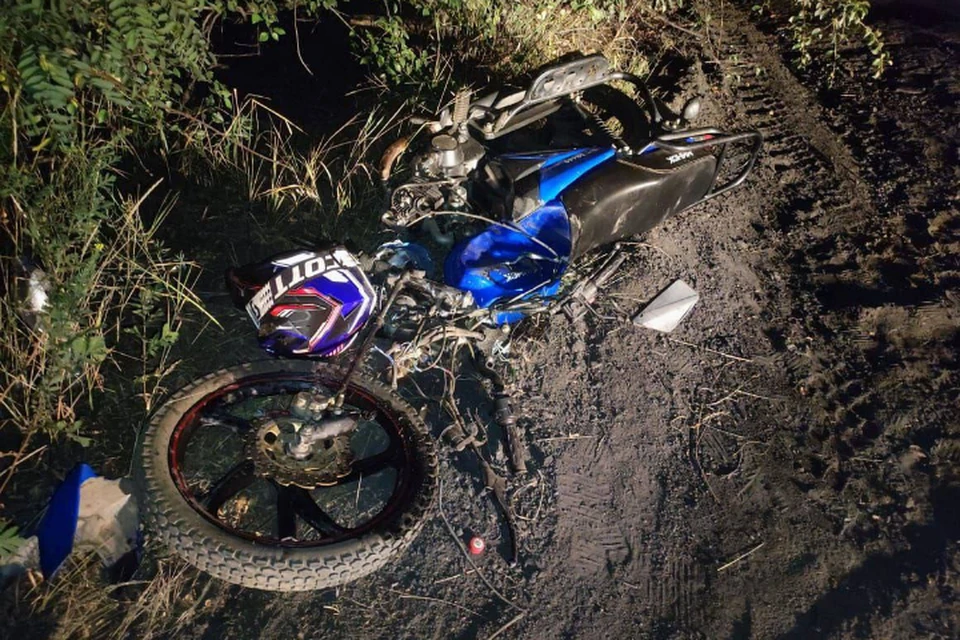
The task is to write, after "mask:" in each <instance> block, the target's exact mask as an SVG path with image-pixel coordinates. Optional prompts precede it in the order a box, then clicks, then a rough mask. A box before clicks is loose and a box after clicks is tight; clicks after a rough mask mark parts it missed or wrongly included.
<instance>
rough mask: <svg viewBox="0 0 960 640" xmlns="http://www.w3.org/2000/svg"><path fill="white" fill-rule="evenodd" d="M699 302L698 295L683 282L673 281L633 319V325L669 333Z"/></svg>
mask: <svg viewBox="0 0 960 640" xmlns="http://www.w3.org/2000/svg"><path fill="white" fill-rule="evenodd" d="M699 300H700V294H698V293H697V292H696V291H694V290H693V289H691V288H690V285H688V284H687V283H686V282H684V281H683V280H675V281H674V282H673V284H671V285H670V286H669V287H667V288H666V289H664V290H663V292H662V293H661V294H660V295H658V296H657V297H656V298H654V299H653V300H651V301H650V304H648V305H647V306H646V307H644V308H643V309H642V310H641V311H640V313H638V314H637V315H636V316H634V318H633V323H634V324H636V325H640V326H641V327H647V328H648V329H653V330H655V331H662V332H663V333H670V332H671V331H673V330H674V329H676V328H677V325H679V324H680V323H681V322H682V321H683V319H684V318H686V317H687V315H689V313H690V311H692V310H693V306H694V305H695V304H697V301H699Z"/></svg>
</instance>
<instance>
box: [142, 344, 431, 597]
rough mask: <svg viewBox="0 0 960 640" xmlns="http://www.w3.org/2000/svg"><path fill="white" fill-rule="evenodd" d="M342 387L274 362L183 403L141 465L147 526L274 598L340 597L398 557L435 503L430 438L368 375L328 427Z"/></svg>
mask: <svg viewBox="0 0 960 640" xmlns="http://www.w3.org/2000/svg"><path fill="white" fill-rule="evenodd" d="M342 379H343V372H342V371H340V370H338V369H336V368H333V367H330V366H328V365H325V364H317V363H313V362H296V361H287V362H277V361H267V362H258V363H250V364H244V365H240V366H237V367H232V368H230V369H224V370H222V371H219V372H217V373H214V374H211V375H208V376H206V377H204V378H202V379H200V380H198V381H196V382H194V383H192V384H191V385H189V386H187V387H186V388H184V389H182V390H181V391H179V392H178V393H177V394H176V395H174V396H173V397H172V398H171V399H170V400H169V401H168V402H167V403H166V404H165V405H164V406H163V407H162V408H161V409H160V410H159V411H158V412H157V414H156V415H155V416H154V418H153V419H152V420H151V422H150V424H149V426H148V428H147V431H146V434H145V435H144V438H143V441H142V445H141V446H142V449H141V451H140V455H139V456H138V458H139V462H140V465H139V467H138V476H139V478H138V479H139V481H140V482H139V485H140V487H141V488H142V490H143V495H142V501H141V505H142V506H141V509H142V513H143V515H144V521H145V523H146V525H147V526H148V528H149V529H150V530H152V531H153V532H154V533H155V534H156V535H158V536H159V537H160V539H161V540H162V541H163V542H164V543H165V544H166V545H167V546H168V547H169V548H170V549H171V550H173V551H174V552H176V553H177V554H179V555H180V556H182V557H183V558H184V559H186V560H187V561H188V562H190V563H191V564H193V565H195V566H196V567H197V568H199V569H201V570H203V571H206V572H208V573H210V574H212V575H214V576H217V577H218V578H221V579H223V580H226V581H227V582H231V583H233V584H238V585H242V586H245V587H253V588H257V589H267V590H271V591H306V590H312V589H324V588H328V587H334V586H337V585H341V584H344V583H346V582H349V581H351V580H355V579H357V578H360V577H362V576H364V575H367V574H369V573H371V572H373V571H375V570H377V569H379V568H380V567H382V566H383V565H384V564H386V563H387V562H388V561H389V560H391V559H392V558H394V557H395V556H397V555H398V554H399V553H400V552H401V551H403V550H404V549H405V548H406V547H407V546H408V545H409V544H410V543H411V542H412V541H413V539H414V538H415V537H416V535H417V534H418V533H419V531H420V529H421V528H422V526H423V523H424V520H425V518H426V517H427V515H428V512H429V510H430V508H431V506H432V503H433V498H434V492H435V487H436V483H437V455H436V450H435V446H434V443H433V439H432V438H431V437H430V434H429V433H428V431H427V428H426V426H425V425H424V424H423V421H422V420H420V418H419V417H418V416H417V414H416V412H415V411H414V410H413V408H412V407H411V406H410V405H409V404H407V403H406V402H405V401H403V400H402V399H401V398H399V397H398V396H397V395H396V394H395V393H393V392H391V391H390V390H389V389H387V388H386V387H385V386H383V385H381V384H380V383H378V382H375V381H372V380H369V379H366V378H364V377H362V376H360V375H354V377H353V380H352V382H351V384H350V386H349V387H348V389H347V391H346V394H345V397H344V402H343V406H342V407H341V408H340V409H339V410H338V411H336V412H334V413H335V414H336V416H334V417H329V418H322V417H321V416H325V415H327V414H328V413H329V411H327V410H325V409H324V408H323V401H324V398H329V397H332V396H333V395H334V394H335V392H336V390H337V389H339V386H340V381H342ZM311 412H313V413H311ZM338 420H339V422H338ZM344 420H346V422H344ZM344 424H349V428H344V426H343V425H344ZM308 432H309V433H311V434H312V435H311V437H310V438H305V437H304V435H305V434H307V433H308Z"/></svg>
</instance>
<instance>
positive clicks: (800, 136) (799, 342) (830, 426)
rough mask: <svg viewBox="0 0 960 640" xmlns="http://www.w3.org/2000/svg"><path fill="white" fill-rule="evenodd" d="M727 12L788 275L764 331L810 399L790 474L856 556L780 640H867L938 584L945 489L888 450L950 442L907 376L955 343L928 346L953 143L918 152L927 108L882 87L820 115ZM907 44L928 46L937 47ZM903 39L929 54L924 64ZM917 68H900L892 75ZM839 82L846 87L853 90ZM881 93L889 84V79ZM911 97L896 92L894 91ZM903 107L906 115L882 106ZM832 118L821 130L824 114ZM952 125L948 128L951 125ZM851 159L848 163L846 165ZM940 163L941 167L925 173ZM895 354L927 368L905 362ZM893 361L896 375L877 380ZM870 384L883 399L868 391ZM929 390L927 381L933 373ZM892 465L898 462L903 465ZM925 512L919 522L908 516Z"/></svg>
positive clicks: (935, 90)
mask: <svg viewBox="0 0 960 640" xmlns="http://www.w3.org/2000/svg"><path fill="white" fill-rule="evenodd" d="M725 19H726V20H727V22H726V25H727V26H726V31H725V34H724V40H725V42H724V47H723V49H722V50H721V55H720V56H718V57H721V58H723V56H729V55H736V56H738V57H737V59H734V60H732V61H730V63H729V64H727V65H726V66H725V71H726V75H728V76H734V77H737V76H739V79H740V80H741V82H740V83H739V86H736V87H733V88H732V89H731V91H730V92H729V93H730V99H731V101H732V102H733V103H734V104H735V105H737V106H740V107H741V108H742V112H741V113H743V114H744V115H745V117H746V118H747V119H748V120H749V121H750V124H751V125H753V126H756V127H758V128H759V129H761V131H762V132H763V133H764V134H765V137H766V140H767V144H766V156H767V158H766V161H765V163H764V164H766V166H767V167H768V168H769V169H771V170H773V171H774V172H776V175H777V176H778V178H779V180H778V182H779V184H780V188H779V189H777V190H776V191H775V192H774V193H772V194H770V196H771V199H772V200H773V202H772V207H771V210H772V214H773V215H771V216H770V217H769V218H768V222H769V226H770V227H771V229H772V230H773V232H774V233H767V234H766V235H767V236H768V237H769V239H770V240H771V243H772V244H773V245H774V247H775V250H776V254H777V255H778V256H779V258H780V259H781V260H782V261H783V262H784V263H785V266H786V267H787V271H788V277H787V279H786V281H785V282H781V283H780V284H779V287H777V289H778V290H779V294H782V295H783V297H784V298H785V299H786V300H787V301H788V304H789V306H790V309H789V313H788V315H789V316H790V317H791V318H790V319H789V320H788V321H787V322H786V325H785V326H771V327H769V328H768V331H769V336H770V338H771V341H772V342H773V343H774V346H775V347H777V349H778V351H780V352H781V355H780V356H779V359H781V360H782V364H783V365H784V367H785V369H786V370H787V371H788V372H789V374H788V375H789V377H790V378H791V379H792V381H793V382H794V383H795V384H797V386H798V387H799V389H800V391H801V394H802V395H804V396H807V398H808V400H809V401H812V403H813V404H814V406H816V407H817V411H815V414H814V415H815V419H814V421H813V423H812V424H809V425H805V426H804V428H803V429H802V430H801V431H800V432H799V433H798V434H796V435H795V437H796V443H797V445H798V446H797V447H796V448H795V451H794V453H795V454H796V456H797V457H796V458H795V462H794V465H795V468H796V472H795V473H794V474H793V476H794V481H795V482H796V483H797V485H798V487H800V488H801V490H802V491H804V492H806V493H807V494H808V495H809V496H810V497H811V498H813V499H814V501H815V502H817V503H819V505H820V506H821V507H822V508H823V511H824V512H825V513H829V514H832V519H833V521H834V527H835V529H834V534H835V535H836V536H838V538H841V539H848V540H853V541H856V542H857V545H858V547H860V548H861V549H863V556H862V558H860V563H859V565H858V566H857V567H856V568H855V569H854V570H853V571H852V572H850V573H849V574H847V575H843V576H833V577H832V578H831V582H832V584H833V585H835V584H836V581H838V580H839V581H840V585H839V586H835V587H827V588H826V589H825V590H824V591H823V592H822V593H821V594H820V596H819V597H818V598H817V600H816V601H815V602H813V603H811V604H810V606H809V608H808V609H807V610H806V611H804V612H802V613H801V614H799V615H798V616H797V618H796V620H795V624H794V626H793V628H792V629H790V630H789V631H788V632H787V633H786V634H785V635H783V636H781V637H807V635H808V634H809V633H810V632H812V631H813V630H814V629H816V630H818V631H820V632H823V633H827V632H836V631H839V630H841V629H844V628H847V629H849V628H851V626H852V627H855V628H856V629H857V630H858V632H859V633H862V634H864V635H873V634H874V633H877V634H880V633H881V632H880V631H879V629H878V627H877V625H882V624H884V623H885V622H887V621H886V618H887V617H888V616H891V610H892V607H893V605H894V603H897V602H905V601H906V600H908V599H907V598H906V597H905V594H907V593H910V594H911V596H910V598H909V600H912V601H922V599H923V598H924V597H927V598H931V601H933V602H936V601H937V598H936V588H935V587H934V588H933V593H930V592H931V589H930V588H928V585H930V584H934V583H935V582H936V581H938V580H943V579H944V578H943V574H942V570H938V567H940V566H941V564H940V563H942V562H943V558H944V554H948V553H951V552H950V551H949V549H950V547H949V545H948V540H951V539H955V536H956V531H957V530H958V529H957V524H956V518H955V517H953V518H952V519H951V518H947V517H942V514H940V515H939V516H938V515H937V511H938V507H939V505H941V504H942V503H943V502H944V497H943V496H942V495H940V494H943V493H947V494H949V495H950V496H952V499H955V495H956V492H955V491H954V492H952V493H951V492H950V491H947V490H946V489H944V488H943V487H940V488H939V489H938V488H937V487H936V486H935V485H934V486H932V487H931V486H930V484H928V480H926V479H924V478H922V477H921V476H920V475H919V474H917V472H913V473H914V474H915V475H914V476H913V479H912V480H908V475H909V474H910V473H911V471H910V470H909V468H908V467H909V466H912V465H913V464H915V460H913V458H909V456H911V455H917V454H916V452H914V451H913V450H914V449H916V451H919V452H920V455H923V450H922V449H919V448H917V447H915V446H914V445H911V451H908V452H907V453H906V454H903V452H902V450H901V451H900V452H899V453H898V450H897V448H896V447H897V446H898V445H897V440H898V439H904V440H906V441H907V442H915V441H916V440H915V439H916V438H919V437H920V436H919V433H918V429H917V428H918V427H919V426H921V425H923V424H924V423H927V424H932V425H933V426H934V427H935V428H934V430H933V432H932V433H931V434H928V435H927V436H926V437H927V438H929V444H927V445H926V447H927V450H928V451H930V450H932V449H933V442H935V440H933V438H934V437H937V436H936V434H944V433H946V435H945V439H946V440H949V438H950V437H951V435H950V430H949V428H946V427H944V426H943V425H939V424H938V420H940V421H942V420H943V416H944V414H943V413H942V410H941V411H940V412H939V417H937V413H938V412H937V410H936V409H930V408H925V407H924V406H923V405H927V403H932V402H936V398H937V396H936V395H935V394H934V391H936V389H937V386H936V383H921V382H919V381H917V380H910V379H909V378H908V375H911V374H912V375H923V373H922V372H923V371H925V370H929V367H931V366H932V367H936V366H937V364H935V363H939V362H943V365H942V366H947V367H954V368H955V367H956V356H955V354H954V355H953V356H950V355H949V354H946V355H944V349H946V350H949V348H950V347H949V345H950V343H951V340H952V342H953V344H954V345H956V344H957V336H960V330H958V329H960V327H958V325H957V310H958V309H960V304H958V303H957V299H956V298H951V294H950V292H949V284H947V285H945V284H943V283H944V282H950V281H952V282H953V283H954V285H955V283H956V281H957V278H956V277H955V276H954V274H956V273H958V271H956V269H957V267H956V262H957V261H956V258H955V256H956V254H954V259H950V258H949V255H950V254H949V248H948V247H951V246H952V247H954V248H956V247H958V246H960V244H958V243H957V242H956V239H955V238H956V236H955V235H954V236H953V237H951V235H950V232H951V230H952V231H953V232H954V233H955V232H956V231H957V229H958V228H960V225H958V224H957V221H958V216H957V211H956V207H955V204H956V195H955V194H956V186H955V183H954V184H953V186H951V185H950V178H949V175H950V171H951V168H950V167H951V161H949V160H946V161H944V160H942V158H946V157H947V154H948V152H956V150H957V149H958V148H960V146H957V144H956V141H952V142H951V141H950V140H949V136H947V139H946V140H937V141H936V142H937V144H936V145H933V147H934V148H933V149H930V148H928V147H925V144H926V143H929V142H931V137H930V136H931V135H932V134H931V132H930V131H929V130H930V129H932V128H933V127H935V126H936V122H938V119H937V118H936V117H934V118H933V120H932V123H927V122H925V121H922V120H921V118H923V116H922V115H919V116H918V114H923V113H924V110H923V107H921V106H920V104H921V103H919V101H917V102H912V103H911V102H909V100H908V99H904V98H902V97H901V98H899V99H897V100H896V102H895V103H894V104H888V105H882V104H878V103H877V100H876V96H877V95H880V96H881V97H882V96H883V94H882V90H883V87H884V85H880V86H879V87H878V86H873V87H869V88H866V89H863V90H862V93H861V94H860V95H857V94H856V91H854V93H851V94H850V95H851V98H852V99H851V100H850V101H849V102H848V103H846V104H841V105H840V106H841V107H842V108H838V110H837V111H836V112H834V113H832V114H827V113H826V111H825V109H823V108H821V106H820V104H819V102H817V103H815V102H814V101H813V96H812V94H811V93H809V92H808V91H806V90H805V89H804V88H803V86H802V85H801V83H800V81H799V80H797V79H796V78H794V77H793V74H792V73H791V72H790V71H789V69H787V68H786V66H785V65H784V64H783V63H782V62H781V61H780V58H779V54H778V43H777V42H776V40H775V37H774V36H768V35H765V34H763V33H761V32H760V31H759V30H758V29H757V28H756V27H754V25H753V24H751V23H750V21H749V20H748V19H747V18H746V17H745V16H744V15H743V14H741V13H740V12H739V11H738V10H737V9H736V8H735V7H730V8H728V11H727V12H726V13H725ZM908 33H910V31H908ZM943 44H944V43H942V42H941V43H940V45H943ZM912 46H913V47H914V48H917V45H916V44H914V45H912ZM922 46H923V47H929V50H931V51H935V50H937V46H938V45H936V44H931V43H928V42H925V43H923V45H922ZM941 48H942V46H941ZM947 48H949V47H947ZM905 49H906V54H907V55H914V56H918V55H919V56H920V58H919V59H921V60H923V61H924V62H925V63H930V59H929V57H927V56H924V55H922V54H918V52H917V51H911V50H910V49H909V47H907V48H905ZM941 55H943V54H942V53H941ZM894 57H895V59H896V57H897V53H896V52H895V53H894ZM861 64H862V62H861ZM864 66H868V65H864ZM922 68H925V67H924V66H923V65H921V66H920V67H917V65H916V64H914V65H912V66H906V67H905V68H904V69H903V70H902V71H900V72H899V73H900V81H901V82H902V81H903V80H904V79H907V80H909V78H910V77H911V76H912V75H916V74H917V73H919V71H918V69H922ZM758 69H759V70H761V72H760V73H758V72H757V70H758ZM953 75H954V76H956V74H955V72H954V74H953ZM849 84H850V85H851V89H849V90H855V89H857V88H858V87H859V85H858V84H857V83H856V82H852V81H851V82H850V83H849ZM885 86H886V88H890V87H891V86H896V84H894V81H893V80H889V81H888V83H887V84H886V85H885ZM958 87H960V83H957V80H956V77H954V78H953V79H947V80H946V81H938V82H936V83H933V87H932V88H931V89H930V96H931V98H930V100H931V101H932V102H933V103H934V104H937V103H939V104H940V105H941V106H942V105H952V108H953V109H954V111H955V106H956V104H957V102H956V99H957V97H958V94H960V89H958ZM914 91H915V89H914V88H911V87H909V86H908V89H907V92H906V93H907V94H908V95H914V93H912V92H914ZM945 92H952V99H945V98H944V95H945ZM839 93H840V92H839V90H838V91H837V92H836V94H839ZM836 94H835V95H836ZM871 96H873V97H874V99H873V100H871ZM821 99H823V97H822V96H821ZM836 99H837V100H838V101H839V100H841V98H836ZM824 104H825V105H826V104H829V103H828V102H826V101H825V102H824ZM904 105H906V106H907V107H908V109H910V110H912V111H913V113H911V112H910V111H907V115H904V113H903V112H902V111H899V110H898V107H899V108H900V109H903V107H904ZM925 106H926V105H925ZM927 108H929V107H927ZM831 120H832V123H833V124H832V126H833V127H834V129H831V128H830V126H828V124H826V123H827V122H828V121H831ZM943 120H944V119H943V118H942V116H941V118H940V120H939V121H943ZM946 121H949V119H946ZM948 130H950V129H949V128H948ZM952 131H953V132H954V133H956V127H955V126H954V127H953V128H952ZM848 145H849V146H848ZM854 153H856V154H857V157H861V158H864V162H865V163H864V165H863V166H862V167H858V166H857V162H856V160H855V159H854V155H853V154H854ZM911 160H912V163H911ZM953 162H955V159H954V160H953ZM867 163H869V164H867ZM925 166H926V168H925V169H924V168H921V167H925ZM938 171H939V172H940V173H945V174H946V177H944V175H934V176H933V177H932V178H931V177H929V176H925V175H924V173H925V172H929V173H933V174H936V173H937V172H938ZM953 175H954V176H956V175H957V172H955V171H954V174H953ZM949 194H953V195H949ZM951 199H952V202H953V205H951ZM918 210H919V211H918ZM826 216H829V217H826ZM938 233H939V234H940V235H939V237H936V236H937V234H938ZM937 243H943V248H942V249H938V248H937V247H936V244H937ZM951 243H952V244H951ZM930 246H933V250H929V249H927V248H928V247H930ZM944 250H946V252H947V253H946V256H947V257H944ZM954 250H955V249H954ZM951 269H952V270H951ZM765 279H766V280H768V281H776V280H777V278H765ZM771 299H772V298H771ZM951 300H952V302H951ZM951 304H952V307H953V311H951ZM781 322H782V321H781ZM951 327H952V328H951ZM951 331H952V332H953V333H952V334H951ZM951 335H952V336H953V337H952V338H951V337H950V336H951ZM890 336H892V337H890ZM911 341H913V343H914V344H913V346H911V344H910V342H911ZM938 341H939V343H940V344H939V346H938V345H937V342H938ZM785 347H790V349H789V350H787V349H785ZM911 360H914V361H916V360H919V361H922V362H925V363H929V364H922V365H920V366H919V367H917V368H916V369H913V370H911V369H910V368H909V367H910V366H911V365H910V362H911ZM898 366H902V367H904V371H905V372H906V373H904V374H896V373H893V372H892V371H893V369H895V368H896V367H898ZM923 367H927V369H924V368H923ZM888 371H889V372H891V375H889V376H888ZM944 375H954V378H953V379H954V380H955V379H956V378H955V373H954V374H946V373H944V372H941V373H940V376H941V379H943V376H944ZM891 382H893V383H895V386H893V387H891V386H890V385H891ZM884 384H886V386H887V388H888V389H889V392H883V391H880V390H879V389H880V388H881V387H882V386H883V385H884ZM939 385H940V388H941V389H942V388H943V387H944V386H949V383H943V382H940V383H939ZM911 387H912V389H911ZM928 389H930V390H929V391H928ZM940 393H941V395H940V397H941V398H943V395H942V391H941V392H940ZM921 396H923V397H921ZM931 421H932V422H931ZM906 425H909V426H906ZM798 426H799V425H798ZM944 429H946V430H945V431H944ZM907 431H909V432H910V433H907ZM953 437H955V436H953ZM921 442H923V441H922V440H921ZM954 442H955V440H954ZM818 443H819V450H818ZM901 445H902V446H904V447H905V445H903V444H902V443H901ZM901 454H902V455H901ZM898 456H899V458H898ZM908 458H909V460H913V461H912V462H906V463H905V462H904V461H905V460H907V459H908ZM858 461H859V462H858ZM864 461H866V462H867V463H868V466H866V467H864V465H863V462H864ZM877 462H891V463H893V464H891V465H889V466H887V465H882V466H877V465H876V463H877ZM898 462H899V464H898ZM869 463H873V466H870V464H869ZM905 464H906V465H908V466H903V465H905ZM901 469H902V470H901ZM788 473H789V472H788ZM924 473H925V472H924ZM931 484H932V483H931ZM938 491H939V493H938ZM907 496H909V500H904V498H905V497H907ZM915 497H916V499H917V502H918V503H919V504H922V505H924V506H920V507H919V510H914V511H913V512H912V513H913V514H914V515H909V514H908V515H904V513H905V512H908V511H909V510H910V509H914V507H911V506H910V504H911V503H913V502H914V498H915ZM854 503H855V504H854ZM904 503H906V504H907V506H906V507H903V506H901V505H903V504H904ZM880 505H888V506H880ZM930 505H932V506H930ZM925 509H929V510H932V511H933V513H934V515H933V516H932V517H929V518H925V517H923V516H920V515H918V514H919V512H920V511H923V510H925ZM878 512H879V515H878ZM891 518H892V519H893V520H892V522H893V524H891ZM904 518H905V520H904ZM881 523H885V524H881ZM897 523H899V525H898V524H897ZM904 523H905V524H904ZM920 539H923V542H919V540H920ZM868 545H869V546H868ZM938 571H939V572H940V573H939V577H938ZM914 572H915V573H914ZM917 575H919V576H921V577H920V578H919V579H918V578H917ZM825 587H826V585H825ZM851 593H856V594H858V595H857V596H851V595H850V594H851ZM860 594H867V595H869V597H863V596H862V595H860ZM897 606H898V607H899V606H900V605H899V604H898V605H897ZM928 606H936V605H928ZM938 615H939V614H934V616H935V617H936V616H938ZM891 623H892V624H893V622H891Z"/></svg>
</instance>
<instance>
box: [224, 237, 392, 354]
mask: <svg viewBox="0 0 960 640" xmlns="http://www.w3.org/2000/svg"><path fill="white" fill-rule="evenodd" d="M226 276H227V287H228V288H229V289H230V293H231V296H232V297H233V300H234V303H235V304H237V306H242V307H243V308H245V309H246V311H247V313H248V314H249V315H250V318H251V319H252V320H253V322H254V324H255V325H256V326H257V329H258V336H257V337H258V339H259V342H260V346H261V347H262V348H263V349H265V350H266V351H268V352H270V353H273V354H275V355H280V356H288V357H327V356H333V355H336V354H338V353H340V352H341V351H343V350H344V349H346V348H347V347H349V346H350V344H351V343H352V342H353V340H354V338H356V336H357V333H358V332H359V331H360V329H361V328H362V327H363V325H364V324H365V323H366V321H367V320H368V319H369V318H370V314H371V312H372V311H373V309H374V308H375V307H376V304H377V295H376V292H375V291H374V289H373V287H371V286H370V282H369V281H368V280H367V276H366V275H365V274H364V273H363V270H362V269H361V268H360V263H359V261H358V260H357V259H356V257H354V256H353V254H351V253H350V252H349V251H347V250H346V249H345V248H343V247H336V248H334V249H330V250H323V251H291V252H286V253H282V254H278V255H275V256H273V257H271V258H268V259H267V260H265V261H263V262H260V263H256V264H252V265H245V266H243V267H236V268H232V269H229V270H227V274H226Z"/></svg>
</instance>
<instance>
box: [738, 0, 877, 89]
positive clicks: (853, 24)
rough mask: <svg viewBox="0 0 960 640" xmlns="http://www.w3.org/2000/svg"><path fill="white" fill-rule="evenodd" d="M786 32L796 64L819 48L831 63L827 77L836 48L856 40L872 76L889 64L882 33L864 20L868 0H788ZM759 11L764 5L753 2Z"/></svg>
mask: <svg viewBox="0 0 960 640" xmlns="http://www.w3.org/2000/svg"><path fill="white" fill-rule="evenodd" d="M789 6H790V18H789V25H790V36H791V38H792V40H793V50H794V51H796V52H797V54H798V56H799V57H798V64H799V66H800V67H801V68H803V67H807V66H809V65H810V64H812V63H813V62H814V60H815V59H816V58H817V57H818V56H819V55H820V54H821V52H823V51H827V54H826V55H827V56H828V58H829V60H830V63H831V69H830V80H833V78H834V77H835V76H836V72H837V68H838V66H837V65H838V62H839V60H840V49H841V47H843V46H846V45H849V44H853V43H855V42H857V41H860V42H863V44H864V46H866V48H867V50H868V51H869V52H870V55H871V56H872V60H871V65H872V68H873V77H874V78H879V77H880V76H881V75H882V74H883V71H884V69H886V68H887V67H888V66H890V65H891V64H892V60H891V57H890V53H889V52H888V51H886V49H885V46H884V41H883V34H882V33H881V32H880V31H879V30H878V29H876V28H875V27H873V26H871V25H869V24H867V22H866V18H867V14H868V12H869V11H870V2H869V0H790V3H789ZM753 8H754V10H755V11H762V10H763V9H764V5H754V7H753Z"/></svg>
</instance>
